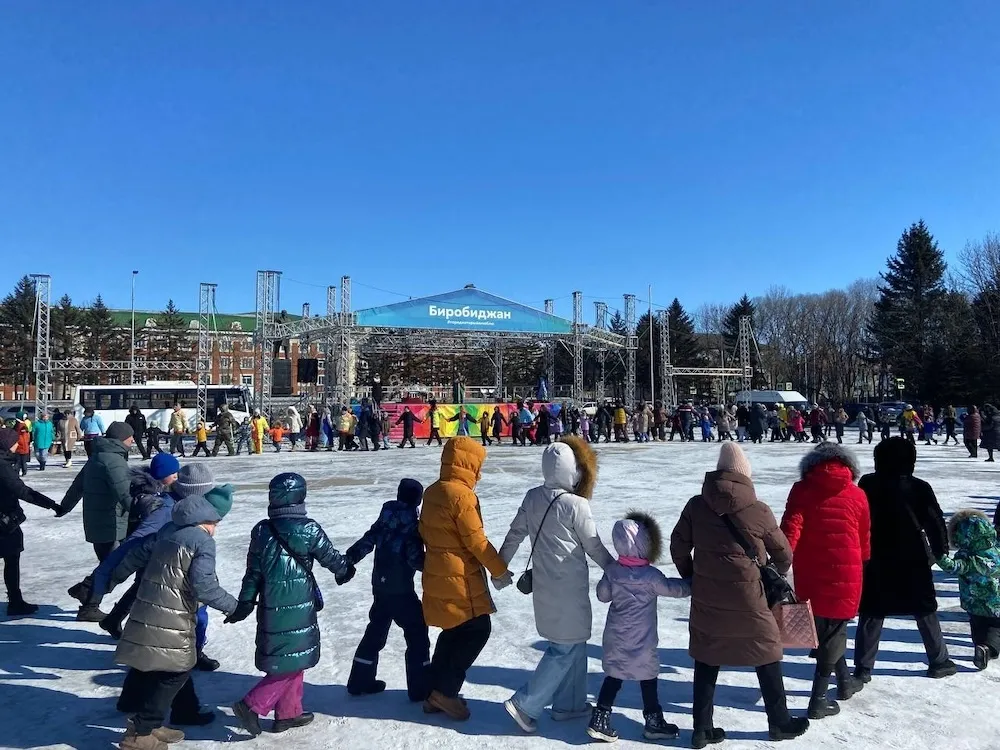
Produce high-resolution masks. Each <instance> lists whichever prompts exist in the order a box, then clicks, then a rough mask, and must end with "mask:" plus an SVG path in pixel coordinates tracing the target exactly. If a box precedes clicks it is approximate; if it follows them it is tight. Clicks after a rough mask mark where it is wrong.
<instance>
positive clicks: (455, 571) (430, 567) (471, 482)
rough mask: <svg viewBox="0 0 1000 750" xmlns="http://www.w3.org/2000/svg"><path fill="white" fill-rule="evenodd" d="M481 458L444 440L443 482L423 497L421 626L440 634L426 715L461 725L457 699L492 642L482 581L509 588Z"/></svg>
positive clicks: (471, 445)
mask: <svg viewBox="0 0 1000 750" xmlns="http://www.w3.org/2000/svg"><path fill="white" fill-rule="evenodd" d="M485 459H486V450H485V449H484V448H483V447H482V446H481V445H479V444H478V443H476V441H475V440H473V439H472V438H467V437H459V438H454V439H452V440H449V441H448V443H447V445H445V447H444V451H442V453H441V478H440V479H439V480H438V481H437V482H435V483H434V484H432V485H431V486H430V487H428V488H427V491H426V492H424V503H423V507H422V509H421V511H420V536H421V538H422V539H423V540H424V545H425V546H426V547H427V554H426V558H425V560H424V572H423V590H424V595H423V609H424V619H425V620H426V621H427V624H428V625H430V626H433V627H438V628H442V629H443V631H444V632H442V633H441V635H440V636H438V640H437V644H436V646H435V647H434V656H433V658H432V659H431V670H430V672H431V679H430V684H431V688H432V690H431V693H430V696H429V697H428V698H427V701H426V702H425V703H424V711H426V712H428V713H436V712H438V711H443V712H445V713H446V714H447V715H448V716H449V717H451V718H452V719H456V720H458V721H464V720H465V719H468V718H469V709H468V708H467V707H466V705H465V702H464V701H463V700H462V699H461V698H459V696H458V693H459V691H460V690H461V689H462V684H463V683H464V682H465V673H466V671H467V670H468V668H469V667H470V666H472V663H473V662H474V661H475V660H476V657H478V656H479V653H480V652H481V651H482V650H483V647H484V646H485V645H486V641H488V640H489V637H490V615H491V614H493V613H494V612H495V611H496V607H494V606H493V598H492V597H491V596H490V592H489V589H488V588H487V583H486V574H487V572H488V573H489V575H490V576H492V577H493V579H494V585H495V586H496V587H497V589H501V588H503V587H504V586H507V585H509V584H510V582H511V575H510V573H509V572H508V571H507V565H506V564H505V563H504V561H503V559H501V557H500V555H498V554H497V551H496V549H495V548H494V547H493V545H492V544H490V542H489V540H488V539H487V538H486V532H485V531H484V530H483V518H482V514H481V512H480V510H479V498H478V497H476V483H477V482H478V481H479V472H480V469H481V468H482V466H483V461H484V460H485Z"/></svg>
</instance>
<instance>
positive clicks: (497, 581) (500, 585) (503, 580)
mask: <svg viewBox="0 0 1000 750" xmlns="http://www.w3.org/2000/svg"><path fill="white" fill-rule="evenodd" d="M492 580H493V588H495V589H496V590H497V591H502V590H503V589H505V588H507V587H508V586H510V585H511V584H512V583H513V582H514V576H512V575H511V574H510V571H509V570H508V571H507V572H506V573H504V574H503V575H502V576H500V577H499V578H493V579H492Z"/></svg>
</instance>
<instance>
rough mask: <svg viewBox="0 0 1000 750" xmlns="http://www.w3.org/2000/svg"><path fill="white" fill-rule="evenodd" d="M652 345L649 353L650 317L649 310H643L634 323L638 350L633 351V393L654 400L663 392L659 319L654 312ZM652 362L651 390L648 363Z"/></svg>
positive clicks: (638, 396) (637, 396)
mask: <svg viewBox="0 0 1000 750" xmlns="http://www.w3.org/2000/svg"><path fill="white" fill-rule="evenodd" d="M652 326H653V331H652V333H653V345H652V353H650V344H649V334H650V330H649V327H650V318H649V312H648V311H647V312H644V313H643V314H642V315H641V316H640V317H639V320H638V322H637V323H636V336H638V339H639V341H638V346H639V348H638V350H637V351H636V353H635V380H636V384H635V393H636V398H639V399H645V400H646V401H656V400H657V399H658V398H659V397H660V395H661V394H662V393H663V378H661V377H660V350H661V347H660V320H659V316H658V315H656V314H655V313H654V315H653V319H652ZM650 361H652V364H653V384H654V387H653V391H652V393H650V388H649V365H650Z"/></svg>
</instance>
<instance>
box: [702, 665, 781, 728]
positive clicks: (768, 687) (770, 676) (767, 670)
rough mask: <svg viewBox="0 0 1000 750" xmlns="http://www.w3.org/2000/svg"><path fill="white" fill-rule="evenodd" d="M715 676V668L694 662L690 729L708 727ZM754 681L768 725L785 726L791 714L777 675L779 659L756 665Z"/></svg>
mask: <svg viewBox="0 0 1000 750" xmlns="http://www.w3.org/2000/svg"><path fill="white" fill-rule="evenodd" d="M718 679H719V668H718V667H716V666H711V665H709V664H704V663H702V662H700V661H696V662H695V663H694V705H693V707H692V713H693V714H694V730H695V731H696V732H697V731H698V730H700V729H711V728H713V727H714V726H715V724H714V723H713V715H714V710H713V709H714V704H715V683H716V681H717V680H718ZM757 681H758V683H760V692H761V695H762V696H763V698H764V711H765V712H766V713H767V723H768V724H769V725H770V726H778V727H783V726H785V725H786V724H787V723H788V721H789V719H790V718H791V717H790V716H789V713H788V705H787V703H786V701H785V686H784V682H783V681H782V677H781V662H780V661H776V662H772V663H771V664H765V665H763V666H760V667H757Z"/></svg>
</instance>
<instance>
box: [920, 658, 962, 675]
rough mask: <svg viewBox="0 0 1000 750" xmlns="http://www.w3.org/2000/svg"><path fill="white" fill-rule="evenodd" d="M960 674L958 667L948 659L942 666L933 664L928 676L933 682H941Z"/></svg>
mask: <svg viewBox="0 0 1000 750" xmlns="http://www.w3.org/2000/svg"><path fill="white" fill-rule="evenodd" d="M957 672H958V666H957V665H956V664H955V662H953V661H952V660H951V659H946V660H945V661H943V662H941V663H940V664H933V665H931V667H930V668H929V669H928V670H927V676H928V677H930V678H931V679H932V680H940V679H941V678H942V677H951V676H952V675H953V674H956V673H957Z"/></svg>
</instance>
